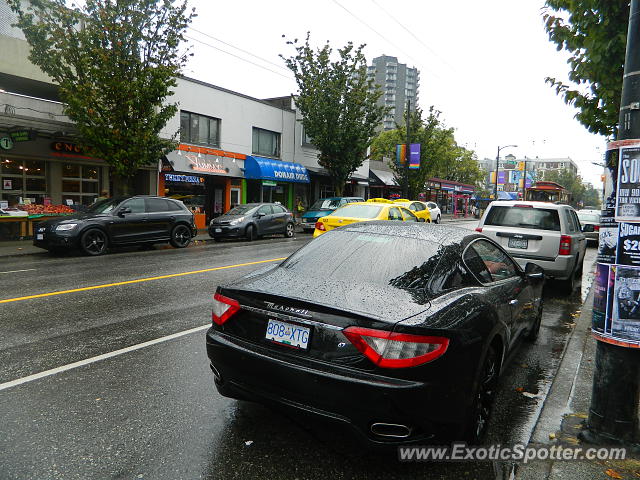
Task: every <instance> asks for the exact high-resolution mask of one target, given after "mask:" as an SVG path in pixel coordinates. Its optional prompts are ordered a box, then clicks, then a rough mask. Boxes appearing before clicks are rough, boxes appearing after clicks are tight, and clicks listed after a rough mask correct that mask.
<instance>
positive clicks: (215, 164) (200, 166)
mask: <svg viewBox="0 0 640 480" xmlns="http://www.w3.org/2000/svg"><path fill="white" fill-rule="evenodd" d="M185 156H186V157H187V160H189V167H190V168H191V169H192V170H195V171H197V172H207V173H220V174H222V175H226V174H227V173H229V169H228V168H226V167H225V166H224V165H223V164H222V159H220V160H218V158H217V157H214V158H213V159H211V158H198V156H197V155H185Z"/></svg>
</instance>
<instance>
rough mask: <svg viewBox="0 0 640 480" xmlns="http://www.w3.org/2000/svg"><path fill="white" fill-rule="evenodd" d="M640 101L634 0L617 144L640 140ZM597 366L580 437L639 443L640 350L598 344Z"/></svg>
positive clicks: (638, 19)
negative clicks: (589, 402) (583, 428)
mask: <svg viewBox="0 0 640 480" xmlns="http://www.w3.org/2000/svg"><path fill="white" fill-rule="evenodd" d="M639 101H640V0H632V1H631V9H630V14H629V29H628V34H627V51H626V56H625V62H624V77H623V81H622V99H621V102H620V117H619V125H618V138H617V139H618V140H628V139H640V110H639V109H638V102H639ZM616 167H617V166H616ZM609 168H612V166H609ZM612 171H613V170H612ZM613 178H617V177H615V176H614V177H613ZM618 249H620V246H618ZM610 294H611V295H613V292H610ZM594 366H595V371H594V376H593V390H592V394H591V407H590V408H589V418H588V420H587V429H586V430H584V431H583V432H581V433H582V434H581V435H580V437H581V438H582V439H583V440H586V441H590V442H593V443H607V442H616V443H623V442H638V441H640V432H639V431H638V405H639V403H640V349H634V348H626V347H622V346H617V345H612V344H610V343H606V342H602V341H598V345H597V349H596V358H595V365H594Z"/></svg>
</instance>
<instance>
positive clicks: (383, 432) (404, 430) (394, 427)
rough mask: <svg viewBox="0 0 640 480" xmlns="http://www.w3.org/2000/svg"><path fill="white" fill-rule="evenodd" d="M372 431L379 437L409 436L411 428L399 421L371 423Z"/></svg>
mask: <svg viewBox="0 0 640 480" xmlns="http://www.w3.org/2000/svg"><path fill="white" fill-rule="evenodd" d="M371 433H373V434H374V435H378V436H379V437H388V438H407V437H408V436H409V435H411V428H410V427H408V426H406V425H400V424H398V423H380V422H378V423H374V424H372V425H371Z"/></svg>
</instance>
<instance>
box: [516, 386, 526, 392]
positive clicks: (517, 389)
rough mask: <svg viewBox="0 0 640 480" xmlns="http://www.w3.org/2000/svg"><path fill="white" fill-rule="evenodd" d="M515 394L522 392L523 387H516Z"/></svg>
mask: <svg viewBox="0 0 640 480" xmlns="http://www.w3.org/2000/svg"><path fill="white" fill-rule="evenodd" d="M516 392H524V387H516Z"/></svg>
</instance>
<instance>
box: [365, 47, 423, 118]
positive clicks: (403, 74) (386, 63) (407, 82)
mask: <svg viewBox="0 0 640 480" xmlns="http://www.w3.org/2000/svg"><path fill="white" fill-rule="evenodd" d="M367 76H368V77H369V78H373V80H374V82H375V83H376V84H377V85H378V86H379V87H380V88H381V89H382V95H381V96H380V98H379V99H378V104H379V105H383V106H386V107H390V111H389V113H388V114H387V115H386V116H385V117H384V119H383V121H382V128H383V129H384V130H392V129H394V128H396V123H398V124H402V122H403V121H404V110H405V108H406V106H407V100H409V101H410V108H411V110H412V111H413V110H415V108H416V103H417V102H418V87H419V84H420V72H419V71H418V69H417V68H410V67H407V65H406V64H404V63H398V59H397V57H389V56H387V55H382V56H380V57H376V58H374V59H373V62H372V65H369V66H368V67H367Z"/></svg>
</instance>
